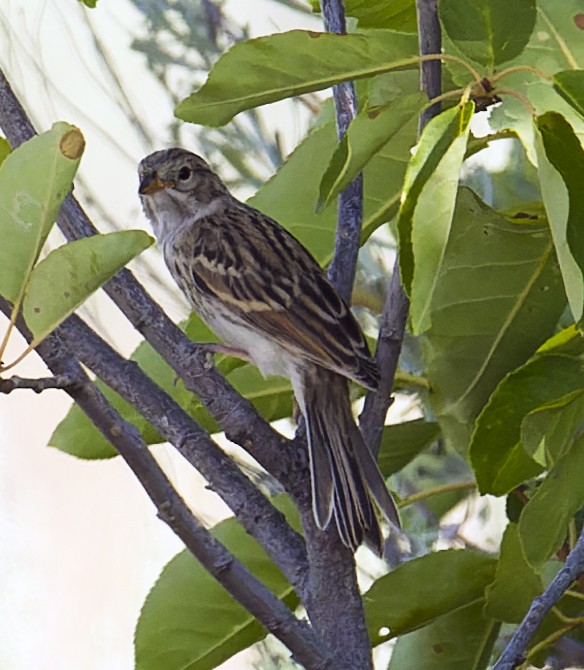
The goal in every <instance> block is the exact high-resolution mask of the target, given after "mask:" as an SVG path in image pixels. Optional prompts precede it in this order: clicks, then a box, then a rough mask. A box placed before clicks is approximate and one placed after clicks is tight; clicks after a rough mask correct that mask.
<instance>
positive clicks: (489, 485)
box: [470, 354, 584, 495]
mask: <svg viewBox="0 0 584 670" xmlns="http://www.w3.org/2000/svg"><path fill="white" fill-rule="evenodd" d="M583 373H584V363H583V362H582V361H581V360H579V359H578V358H577V357H574V356H568V355H566V354H563V355H562V354H544V355H536V356H534V358H532V359H531V360H530V361H528V362H527V363H525V365H523V366H521V367H520V368H518V369H517V370H515V371H513V372H511V373H510V374H508V375H507V376H506V377H505V379H503V381H502V382H501V383H500V384H499V386H498V387H497V389H496V390H495V392H494V393H493V395H492V396H491V398H490V399H489V402H488V403H487V404H486V406H485V408H484V410H483V411H482V412H481V415H480V416H479V418H478V419H477V422H476V427H475V431H474V434H473V436H472V442H471V445H470V457H471V461H472V466H473V468H474V471H475V474H476V478H477V483H478V485H479V489H480V491H481V493H492V494H493V495H504V494H505V493H508V492H509V491H511V490H512V489H513V488H515V487H516V486H518V485H519V484H521V483H522V482H523V481H525V480H526V479H529V478H531V477H534V476H535V475H537V474H538V473H539V472H541V470H542V466H541V465H539V464H538V463H536V462H535V461H534V460H533V459H532V458H530V457H529V456H528V455H527V453H526V452H525V451H524V449H523V447H522V445H521V441H520V440H521V423H522V421H523V418H524V417H525V416H526V415H527V414H528V413H529V412H532V411H533V410H535V409H537V408H538V407H542V406H545V405H547V404H549V403H550V402H552V401H554V400H556V399H558V398H562V397H564V396H565V395H567V394H568V393H572V392H573V391H579V390H580V389H581V388H583V386H584V376H583Z"/></svg>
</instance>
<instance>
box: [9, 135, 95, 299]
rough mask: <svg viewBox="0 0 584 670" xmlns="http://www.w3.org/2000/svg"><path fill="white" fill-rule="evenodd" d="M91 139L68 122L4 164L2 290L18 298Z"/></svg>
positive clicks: (34, 141)
mask: <svg viewBox="0 0 584 670" xmlns="http://www.w3.org/2000/svg"><path fill="white" fill-rule="evenodd" d="M84 145H85V142H84V140H83V135H81V133H80V132H79V130H78V129H77V128H75V127H74V126H70V125H69V124H68V123H63V122H59V123H56V124H55V125H54V126H53V127H52V128H51V130H49V131H48V132H46V133H43V134H42V135H37V136H36V137H33V138H32V139H31V140H29V141H28V142H25V143H24V144H22V145H21V146H20V147H18V149H16V150H15V151H13V152H12V153H10V155H8V156H7V157H6V158H5V160H4V161H3V162H2V165H0V239H1V240H2V244H0V295H2V296H4V298H6V299H7V300H9V301H10V302H13V303H14V302H17V301H18V300H19V298H20V296H21V295H22V291H23V289H24V287H25V284H26V281H27V280H28V277H29V275H30V272H31V270H32V268H33V265H34V264H35V263H36V260H37V258H38V257H39V254H40V251H41V248H42V246H43V244H44V242H45V240H46V238H47V235H48V234H49V231H50V229H51V227H52V225H53V223H54V222H55V218H56V217H57V213H58V212H59V209H60V208H61V203H62V202H63V200H64V199H65V196H66V195H67V193H68V192H69V190H70V189H71V183H72V182H73V177H74V176H75V173H76V171H77V166H78V165H79V160H80V159H81V154H82V153H83V148H84Z"/></svg>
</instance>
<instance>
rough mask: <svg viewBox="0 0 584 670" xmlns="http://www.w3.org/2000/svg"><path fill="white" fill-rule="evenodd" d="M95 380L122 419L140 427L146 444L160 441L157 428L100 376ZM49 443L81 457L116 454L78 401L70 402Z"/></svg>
mask: <svg viewBox="0 0 584 670" xmlns="http://www.w3.org/2000/svg"><path fill="white" fill-rule="evenodd" d="M95 384H96V385H97V388H98V389H99V390H100V391H101V392H102V393H103V394H104V396H105V397H106V399H107V400H108V402H110V403H111V404H112V405H113V406H114V407H115V408H116V409H117V410H118V412H119V413H120V414H121V415H122V416H123V417H124V419H126V421H129V422H130V423H132V424H134V425H135V426H137V427H138V428H139V429H140V432H141V433H142V437H143V439H144V441H145V442H146V444H158V443H160V442H163V440H162V438H161V437H160V435H159V434H158V433H157V431H156V430H155V429H154V428H153V427H152V426H151V425H150V424H149V423H147V422H146V421H145V420H144V419H143V417H142V416H141V415H140V414H138V412H137V411H136V410H135V409H134V408H133V407H132V405H130V404H129V403H127V402H126V401H125V400H124V399H123V398H121V397H120V396H119V395H118V394H117V393H116V392H115V391H112V390H111V389H110V388H109V387H107V386H106V385H105V384H104V383H103V382H102V381H101V380H99V379H96V380H95ZM49 446H50V447H54V448H56V449H59V451H62V452H64V453H66V454H69V455H70V456H75V457H76V458H82V459H84V460H102V459H105V458H113V457H114V456H117V455H118V452H117V451H116V450H115V449H114V447H113V446H112V445H111V442H110V441H109V440H108V439H107V438H106V437H104V435H102V434H101V432H100V431H99V430H98V429H97V428H96V427H95V424H94V423H93V422H92V421H91V419H89V418H88V417H87V415H86V414H85V413H84V412H83V411H82V410H81V408H80V407H79V405H77V404H74V405H72V407H71V409H70V410H69V411H68V412H67V416H66V417H65V418H64V419H63V420H62V421H61V422H60V423H59V425H58V426H57V427H56V428H55V430H54V431H53V434H52V435H51V437H50V439H49Z"/></svg>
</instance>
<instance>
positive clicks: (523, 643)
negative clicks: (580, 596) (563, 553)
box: [493, 530, 584, 670]
mask: <svg viewBox="0 0 584 670" xmlns="http://www.w3.org/2000/svg"><path fill="white" fill-rule="evenodd" d="M583 572H584V530H583V531H582V533H581V534H580V537H579V538H578V542H576V546H575V547H574V549H572V551H571V552H570V554H569V556H568V558H567V559H566V563H565V564H564V566H563V567H562V569H561V570H560V571H559V572H558V574H557V575H556V576H555V577H554V578H553V579H552V581H551V582H550V585H549V586H548V587H547V589H546V590H545V591H544V592H543V593H542V594H541V596H539V597H537V598H536V599H535V600H534V601H533V602H532V603H531V607H530V608H529V612H527V614H526V615H525V618H524V619H523V621H522V622H521V624H520V625H519V626H518V627H517V630H516V631H515V633H514V634H513V637H512V638H511V640H510V641H509V643H508V644H507V646H506V647H505V650H504V651H503V653H502V654H501V656H500V658H499V660H498V661H497V663H496V664H495V667H494V668H493V670H513V668H516V667H517V666H519V665H521V663H523V661H524V660H525V653H526V650H527V645H528V644H529V641H530V640H531V638H532V637H533V636H534V634H535V632H536V631H537V629H538V628H539V625H540V624H541V622H542V621H543V620H544V618H545V616H546V614H547V613H548V612H549V611H550V610H551V608H552V607H553V606H554V605H555V604H556V603H557V602H558V600H559V599H560V598H561V597H562V595H563V594H564V592H565V591H566V590H567V589H568V588H569V586H570V584H571V583H572V582H573V581H574V580H575V579H577V578H578V576H579V575H581V574H582V573H583Z"/></svg>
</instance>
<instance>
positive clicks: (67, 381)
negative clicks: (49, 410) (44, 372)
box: [0, 375, 75, 394]
mask: <svg viewBox="0 0 584 670" xmlns="http://www.w3.org/2000/svg"><path fill="white" fill-rule="evenodd" d="M74 383H75V380H74V379H73V377H70V376H68V375H55V376H54V377H40V378H39V379H25V378H24V377H17V376H14V377H10V378H9V379H0V393H6V394H8V393H12V391H16V390H17V389H30V390H31V391H34V392H35V393H42V391H45V390H46V389H65V390H66V389H68V388H69V387H70V386H72V385H73V384H74Z"/></svg>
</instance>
